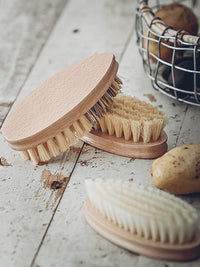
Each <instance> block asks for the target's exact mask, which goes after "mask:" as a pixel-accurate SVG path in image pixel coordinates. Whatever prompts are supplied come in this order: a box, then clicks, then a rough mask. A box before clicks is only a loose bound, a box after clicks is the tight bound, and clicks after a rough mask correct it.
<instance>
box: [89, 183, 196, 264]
mask: <svg viewBox="0 0 200 267" xmlns="http://www.w3.org/2000/svg"><path fill="white" fill-rule="evenodd" d="M85 184H86V189H87V193H88V196H89V199H86V201H85V204H84V205H85V216H86V220H87V222H88V223H89V224H90V226H91V227H92V228H94V230H96V231H97V232H98V233H99V234H100V235H102V236H103V237H105V238H107V239H108V240H110V241H111V242H113V243H115V244H117V245H119V246H121V247H123V248H126V249H128V250H130V251H133V252H136V253H140V254H144V255H146V256H150V257H154V258H159V259H167V260H176V261H184V260H191V259H194V258H196V257H198V256H199V255H200V254H199V253H200V231H199V229H198V214H197V211H196V209H195V208H193V207H192V206H191V205H189V204H188V203H187V202H185V201H183V200H181V199H179V198H177V197H175V196H173V195H170V194H169V193H166V192H163V191H161V190H158V189H156V188H152V187H150V186H144V185H137V184H134V183H130V182H122V181H112V180H107V181H103V180H100V179H99V180H95V181H92V180H86V182H85Z"/></svg>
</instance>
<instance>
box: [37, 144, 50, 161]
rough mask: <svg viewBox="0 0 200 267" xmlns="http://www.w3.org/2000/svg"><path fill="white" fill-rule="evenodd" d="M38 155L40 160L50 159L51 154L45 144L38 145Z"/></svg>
mask: <svg viewBox="0 0 200 267" xmlns="http://www.w3.org/2000/svg"><path fill="white" fill-rule="evenodd" d="M37 152H38V157H39V159H40V161H47V160H50V158H51V156H50V154H49V152H48V150H47V149H46V147H45V146H44V145H43V144H40V145H38V146H37Z"/></svg>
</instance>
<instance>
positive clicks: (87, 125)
mask: <svg viewBox="0 0 200 267" xmlns="http://www.w3.org/2000/svg"><path fill="white" fill-rule="evenodd" d="M80 123H81V126H82V128H83V129H84V130H85V132H89V131H90V130H91V129H92V123H91V122H90V121H89V120H88V119H87V117H86V116H84V115H83V116H82V117H81V118H80Z"/></svg>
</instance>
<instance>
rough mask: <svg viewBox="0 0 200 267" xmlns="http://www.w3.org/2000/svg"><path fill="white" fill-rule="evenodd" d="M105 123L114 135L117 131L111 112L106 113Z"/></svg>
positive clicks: (110, 133)
mask: <svg viewBox="0 0 200 267" xmlns="http://www.w3.org/2000/svg"><path fill="white" fill-rule="evenodd" d="M105 123H106V126H107V129H108V133H109V135H113V134H114V132H115V129H114V126H113V123H112V116H110V114H106V115H105Z"/></svg>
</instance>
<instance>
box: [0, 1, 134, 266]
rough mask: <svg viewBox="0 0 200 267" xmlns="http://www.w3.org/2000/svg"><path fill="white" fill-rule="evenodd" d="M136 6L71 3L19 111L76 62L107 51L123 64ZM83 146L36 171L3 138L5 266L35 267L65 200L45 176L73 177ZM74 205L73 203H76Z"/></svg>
mask: <svg viewBox="0 0 200 267" xmlns="http://www.w3.org/2000/svg"><path fill="white" fill-rule="evenodd" d="M130 3H131V1H127V2H126V5H124V3H123V2H120V3H119V4H118V5H117V6H115V5H114V2H109V3H107V1H101V2H99V1H90V2H88V1H71V2H70V3H69V4H68V5H67V6H66V8H65V10H63V14H62V16H61V18H60V20H59V21H58V23H57V25H55V28H54V29H53V31H52V34H51V36H50V38H49V40H48V42H47V43H46V45H45V47H44V49H43V51H42V52H41V54H40V55H39V58H38V60H37V62H36V65H35V66H34V68H33V69H32V71H31V73H30V76H29V78H28V79H27V81H26V83H25V84H24V86H23V88H22V90H21V92H20V95H19V96H18V98H17V100H16V101H15V103H14V105H16V104H17V103H18V102H19V101H20V100H21V99H23V98H24V96H25V95H27V94H28V93H29V92H30V91H31V90H33V89H34V87H35V86H37V85H38V84H39V83H40V82H42V81H43V80H45V79H46V78H48V77H49V76H50V75H52V74H54V73H55V72H56V71H58V70H60V69H62V68H64V67H66V66H67V65H69V64H71V63H73V62H75V61H76V60H79V59H81V58H84V57H87V56H90V55H91V54H94V53H100V52H106V51H108V52H109V51H112V52H114V53H115V54H116V57H117V58H118V59H119V58H120V56H121V54H122V53H123V50H124V46H125V43H126V40H127V39H128V36H129V34H130V31H131V29H132V27H133V25H132V10H131V9H130ZM111 16H112V18H113V19H111V18H110V17H111ZM119 36H120V38H119ZM8 98H9V97H8ZM81 145H82V142H80V143H78V144H77V146H76V149H75V150H70V151H68V152H67V153H65V154H63V155H60V156H59V157H57V158H56V159H53V160H52V161H51V162H50V163H48V166H46V165H43V166H38V167H34V166H33V165H32V163H31V162H24V161H22V160H21V158H20V156H19V154H18V153H17V152H13V151H12V150H11V149H9V147H8V145H7V144H6V143H5V141H3V138H2V136H1V144H0V147H1V157H4V158H6V160H7V161H8V162H9V163H10V164H11V165H12V166H9V167H6V166H0V168H1V183H2V184H3V186H2V187H0V191H1V192H0V195H1V201H0V203H1V205H0V206H1V207H2V208H1V212H2V213H1V215H2V217H3V227H2V231H1V230H0V235H1V237H2V238H0V240H1V245H0V248H2V249H0V254H1V255H0V258H1V259H2V262H3V263H4V265H5V266H20V267H21V266H22V267H23V266H27V265H30V264H31V262H32V260H33V258H34V255H35V253H36V251H37V249H38V248H39V247H40V242H41V241H42V238H43V235H44V236H45V231H46V230H47V229H48V225H49V224H50V223H51V219H52V216H53V215H54V212H55V209H56V207H57V204H58V203H59V199H60V197H61V195H59V197H58V199H55V197H56V192H52V190H50V189H48V188H46V189H44V185H43V183H41V182H40V180H41V176H42V172H43V170H49V171H50V172H51V173H52V174H57V173H62V174H63V175H64V176H66V177H69V176H70V173H71V172H72V170H73V167H74V165H75V162H76V159H77V157H78V154H79V152H80V148H81ZM9 178H10V179H9ZM55 200H56V201H55ZM73 201H74V199H73V198H72V199H71V200H70V202H73ZM62 251H63V252H64V250H63V249H62ZM48 254H49V253H48ZM47 257H48V256H47ZM45 265H46V264H45ZM47 265H50V262H49V263H48V264H47ZM58 265H59V264H58Z"/></svg>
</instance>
